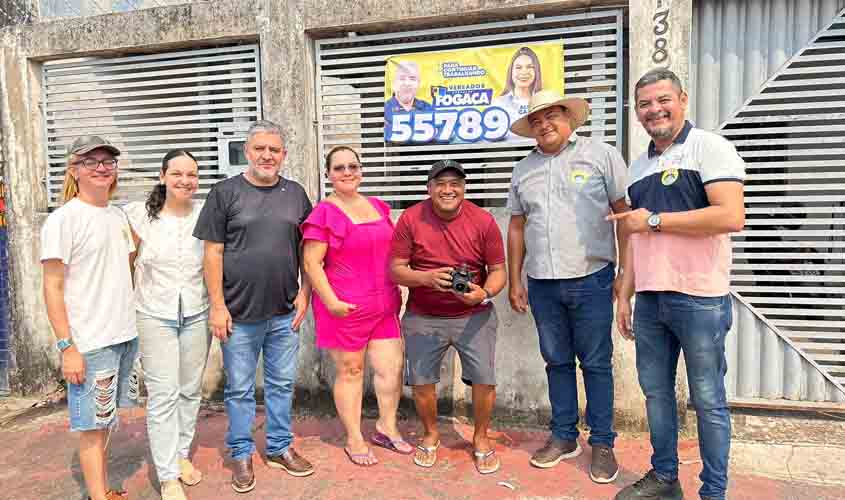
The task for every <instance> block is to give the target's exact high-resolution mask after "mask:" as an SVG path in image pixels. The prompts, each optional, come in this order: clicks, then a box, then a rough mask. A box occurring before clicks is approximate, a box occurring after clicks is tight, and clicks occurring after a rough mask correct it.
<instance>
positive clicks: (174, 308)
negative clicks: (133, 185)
mask: <svg viewBox="0 0 845 500" xmlns="http://www.w3.org/2000/svg"><path fill="white" fill-rule="evenodd" d="M201 209H202V203H201V202H196V201H195V202H194V205H193V210H192V211H191V213H190V214H189V215H187V216H184V217H177V216H174V215H168V214H164V213H159V216H158V219H155V220H150V218H149V216H148V215H147V208H146V206H145V205H144V203H143V202H133V203H129V204H127V205H126V206H125V207H124V210H125V211H126V213H127V215H129V221H130V222H131V223H132V229H134V230H135V233H136V234H137V235H138V237H139V238H141V246H140V249H139V251H138V257H137V258H136V259H135V299H136V303H137V307H138V311H140V312H142V313H144V314H148V315H150V316H153V317H156V318H161V319H168V320H177V319H179V312H180V311H179V307H180V302H181V308H182V310H181V313H182V317H188V316H194V315H196V314H199V313H201V312H203V311H205V310H206V309H208V292H207V291H206V288H205V282H204V281H203V274H202V258H203V242H202V240H198V239H197V238H194V237H193V232H194V226H196V224H197V218H198V217H199V214H200V211H201Z"/></svg>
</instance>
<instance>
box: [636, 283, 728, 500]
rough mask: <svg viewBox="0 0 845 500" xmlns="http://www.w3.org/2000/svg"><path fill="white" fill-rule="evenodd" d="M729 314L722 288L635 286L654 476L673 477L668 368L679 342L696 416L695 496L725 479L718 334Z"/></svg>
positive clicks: (674, 432)
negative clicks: (718, 291)
mask: <svg viewBox="0 0 845 500" xmlns="http://www.w3.org/2000/svg"><path fill="white" fill-rule="evenodd" d="M732 322H733V315H732V310H731V299H730V296H729V295H724V296H721V297H695V296H692V295H686V294H683V293H678V292H640V293H637V300H636V303H635V308H634V335H635V336H636V346H637V372H638V374H639V380H640V387H642V390H643V393H644V394H645V396H646V410H647V412H648V425H649V428H650V429H651V446H652V448H653V449H654V453H653V455H652V456H651V465H652V467H653V468H654V470H655V472H656V473H657V474H658V476H660V477H661V478H662V479H667V480H674V479H676V478H677V477H678V403H677V400H676V398H675V374H676V372H677V368H678V354H679V353H680V351H681V350H682V349H683V351H684V360H685V361H686V365H687V380H688V381H689V389H690V399H691V400H692V404H693V406H694V407H695V412H696V416H697V417H698V446H699V449H700V451H701V460H702V463H703V468H702V471H701V476H700V477H701V481H702V483H704V484H703V485H702V487H701V490H699V494H700V495H701V496H707V497H711V498H716V499H723V498H724V497H725V491H726V490H727V486H728V455H729V454H730V448H731V418H730V412H729V411H728V402H727V396H726V395H725V373H727V370H728V367H727V361H726V359H725V336H726V335H727V333H728V330H730V328H731V323H732Z"/></svg>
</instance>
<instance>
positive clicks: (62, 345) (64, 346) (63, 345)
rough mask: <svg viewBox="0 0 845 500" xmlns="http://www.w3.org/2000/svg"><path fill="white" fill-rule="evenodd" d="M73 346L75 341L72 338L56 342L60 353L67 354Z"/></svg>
mask: <svg viewBox="0 0 845 500" xmlns="http://www.w3.org/2000/svg"><path fill="white" fill-rule="evenodd" d="M72 345H73V339H72V338H70V337H68V338H66V339H59V341H58V342H56V349H58V350H59V352H65V351H66V350H68V348H70V346H72Z"/></svg>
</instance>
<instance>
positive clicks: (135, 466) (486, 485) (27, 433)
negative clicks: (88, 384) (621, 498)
mask: <svg viewBox="0 0 845 500" xmlns="http://www.w3.org/2000/svg"><path fill="white" fill-rule="evenodd" d="M45 413H47V414H45V415H41V416H37V417H33V416H29V417H26V418H24V419H21V418H18V419H16V420H15V421H13V422H12V423H9V424H7V425H5V426H4V427H3V428H2V429H0V442H2V449H0V463H2V464H3V467H2V468H0V485H2V486H0V499H14V500H58V499H62V500H65V499H72V500H76V499H80V498H83V493H82V492H83V487H82V476H81V474H80V470H79V460H78V456H77V452H76V448H77V441H76V437H75V436H74V435H72V434H70V433H69V432H68V431H67V415H66V411H65V410H63V409H55V410H52V411H46V412H45ZM256 423H257V425H258V431H257V432H256V436H257V440H256V441H257V443H258V447H259V452H263V442H262V441H263V438H264V433H263V430H262V429H261V426H262V425H263V423H264V417H263V414H262V413H260V412H259V416H258V419H257V422H256ZM373 425H374V423H373V421H370V420H368V421H366V422H365V431H366V432H372V430H373ZM441 425H442V433H443V440H442V441H443V446H442V447H441V449H440V453H439V460H438V462H437V464H436V465H435V466H434V467H433V468H431V469H423V468H421V467H417V466H415V465H414V464H413V463H412V461H411V458H410V457H407V456H401V455H397V454H394V453H391V452H389V451H387V450H383V449H381V448H375V454H376V455H377V457H378V458H379V460H380V461H381V463H380V464H378V465H376V466H374V467H370V468H362V467H358V466H355V465H353V464H351V463H350V462H349V460H348V459H347V458H346V456H345V455H344V453H343V448H342V446H343V437H342V436H343V432H342V428H341V426H340V424H339V422H338V421H337V420H336V419H319V418H313V417H309V418H302V419H298V420H297V421H296V423H295V424H294V432H295V434H296V443H295V445H296V448H297V450H298V451H300V452H301V453H302V454H303V455H304V456H305V457H307V458H308V459H310V460H311V461H312V462H314V463H315V465H316V467H317V471H316V472H315V474H314V475H313V476H311V477H307V478H294V477H291V476H288V475H287V474H286V473H284V472H283V471H279V470H277V469H269V468H267V467H266V466H265V465H264V464H263V462H262V461H261V459H260V458H259V457H258V456H256V457H255V459H254V461H255V465H256V477H257V481H258V485H257V487H256V489H255V490H253V491H252V492H251V493H248V494H246V495H239V494H236V493H235V492H234V491H232V489H231V487H230V486H229V477H230V475H231V472H230V470H229V468H228V462H227V460H226V458H225V456H226V455H225V449H224V445H223V437H224V434H225V429H226V416H225V414H224V413H222V412H219V411H211V410H203V411H202V412H201V414H200V422H199V428H198V438H197V447H196V453H195V456H194V463H195V464H196V465H197V467H199V468H200V469H201V470H202V471H203V472H204V473H205V479H204V480H203V482H201V483H200V484H199V485H197V486H194V487H190V488H186V491H187V493H188V497H189V498H190V499H192V500H197V499H215V500H217V499H219V500H223V499H236V498H237V499H242V500H247V499H252V500H259V499H279V498H284V499H294V498H301V499H355V498H362V499H363V498H366V499H373V500H377V499H414V500H424V499H453V498H454V499H471V498H484V499H490V498H521V499H541V498H543V499H552V498H554V499H561V500H583V499H608V498H613V496H614V495H615V494H616V492H617V491H618V490H619V489H620V488H621V487H622V486H624V485H626V484H629V483H630V482H632V481H634V480H636V479H637V478H638V477H639V476H640V475H641V474H642V473H643V472H645V471H646V470H647V469H648V468H649V465H648V457H649V446H648V441H647V439H645V438H643V437H637V436H632V437H622V438H620V439H619V440H618V441H617V444H616V454H617V457H618V460H619V463H620V464H621V466H622V471H621V473H620V478H619V479H618V480H617V482H616V483H615V484H612V485H597V484H595V483H593V482H592V481H590V479H589V473H588V471H589V464H590V450H589V447H588V446H585V448H586V449H585V451H584V453H583V454H582V455H581V456H580V457H578V458H577V459H575V460H573V461H569V462H563V463H561V464H560V465H559V466H558V467H556V468H553V469H547V470H540V469H536V468H534V467H531V466H530V465H529V464H528V459H529V457H530V456H531V453H532V452H533V451H534V450H536V449H537V448H539V447H540V446H542V444H543V442H544V441H545V439H546V437H547V433H546V432H542V431H526V430H515V429H506V428H498V429H497V431H496V432H495V433H494V436H493V437H495V439H496V442H497V445H496V451H497V452H498V453H499V455H500V457H501V460H502V469H501V470H500V471H499V472H498V473H496V474H492V475H490V476H481V475H479V474H478V473H477V472H476V471H475V468H474V466H473V464H472V459H471V456H470V452H471V448H470V443H469V441H468V439H470V438H471V434H472V428H471V427H470V426H468V425H464V424H455V423H449V422H442V423H441ZM416 430H417V427H416V422H415V421H407V422H403V431H404V432H406V433H407V434H406V436H407V437H408V438H409V440H410V441H411V442H416V439H417V437H418V435H417V432H416ZM146 434H147V431H146V425H145V421H144V413H143V411H141V410H136V411H132V412H129V413H124V414H123V415H122V418H121V426H120V428H119V430H118V431H117V432H116V433H115V435H114V436H112V445H111V466H110V475H111V478H112V480H113V486H117V485H122V486H123V487H124V488H126V489H128V490H129V493H130V498H131V499H133V500H135V499H137V500H140V499H145V500H153V499H156V500H157V499H158V498H159V496H158V492H157V483H156V481H155V479H154V476H155V473H154V471H153V469H152V465H151V458H150V454H149V449H148V444H147V435H146ZM840 458H841V457H840ZM681 459H682V461H683V463H684V465H681V481H682V483H683V487H684V491H685V492H686V498H688V499H693V498H698V497H697V494H696V493H697V490H698V486H699V482H698V479H697V476H698V473H699V471H700V467H701V464H700V463H699V462H698V461H697V459H698V451H697V446H696V444H695V442H693V441H683V442H682V444H681ZM502 483H507V485H509V486H510V487H512V488H513V489H511V488H510V487H508V486H507V485H504V484H502ZM730 498H731V499H732V500H751V499H754V500H758V499H765V500H778V499H814V500H815V499H818V500H833V499H843V498H845V487H840V486H819V485H808V484H801V483H797V482H784V481H777V480H773V479H766V478H761V477H754V476H749V475H740V474H733V475H732V477H731V488H730Z"/></svg>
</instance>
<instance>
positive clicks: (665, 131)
mask: <svg viewBox="0 0 845 500" xmlns="http://www.w3.org/2000/svg"><path fill="white" fill-rule="evenodd" d="M674 132H675V131H674V130H672V127H671V126H668V127H656V128H652V129H650V130H649V131H648V135H650V136H651V137H652V138H653V139H671V138H672V135H673V134H674Z"/></svg>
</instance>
